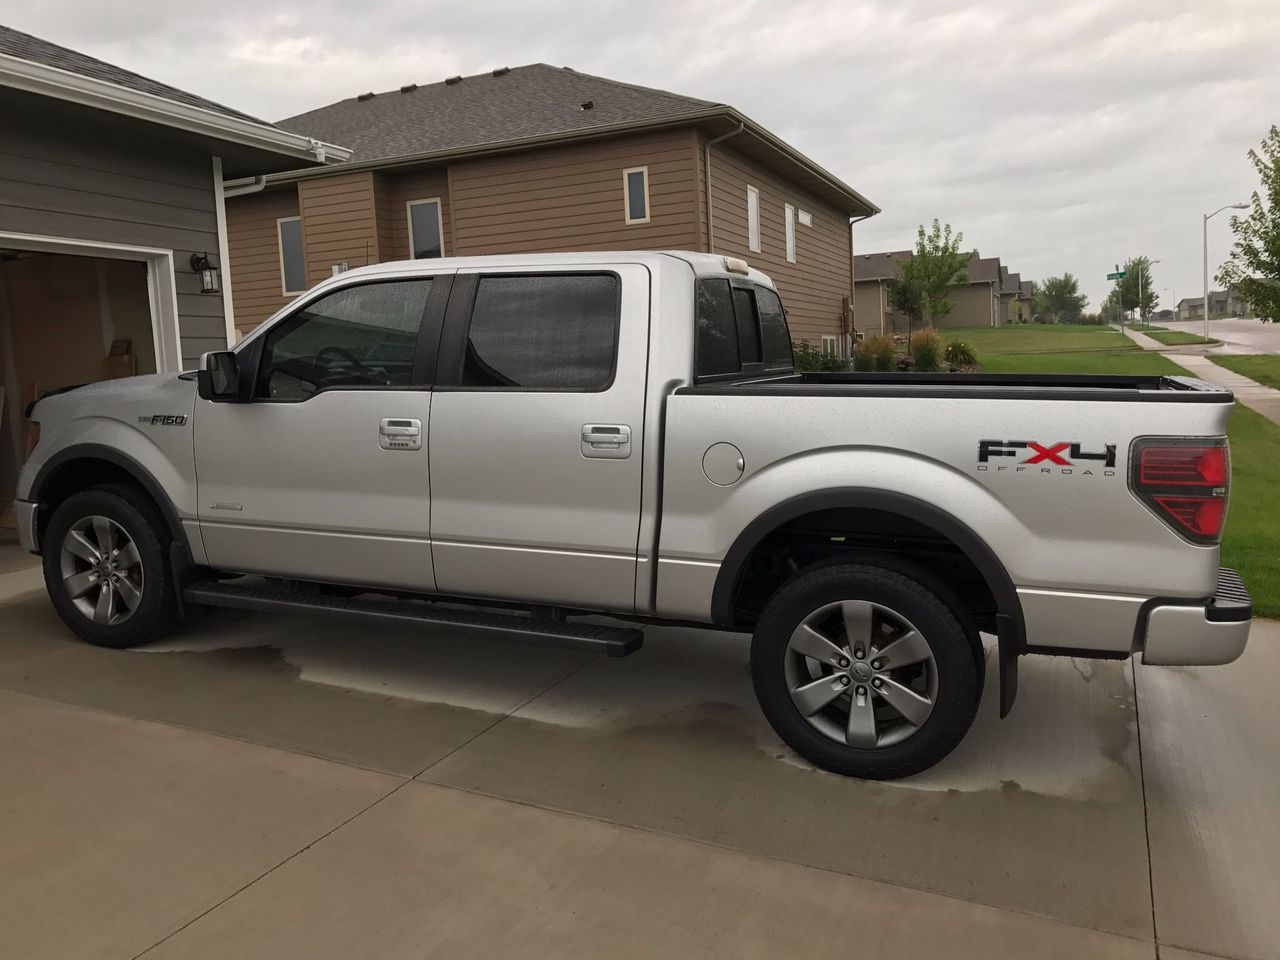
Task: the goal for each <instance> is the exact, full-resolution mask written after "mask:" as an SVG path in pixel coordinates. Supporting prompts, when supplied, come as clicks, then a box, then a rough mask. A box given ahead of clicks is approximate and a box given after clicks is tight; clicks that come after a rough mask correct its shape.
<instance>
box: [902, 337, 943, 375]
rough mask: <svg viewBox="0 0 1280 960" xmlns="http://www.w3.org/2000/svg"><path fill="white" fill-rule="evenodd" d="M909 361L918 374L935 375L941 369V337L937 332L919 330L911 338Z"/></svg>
mask: <svg viewBox="0 0 1280 960" xmlns="http://www.w3.org/2000/svg"><path fill="white" fill-rule="evenodd" d="M910 350H911V359H912V362H913V366H914V367H915V370H916V371H917V372H918V373H936V372H937V371H938V370H939V369H941V367H942V337H940V336H939V335H938V331H937V330H921V331H920V332H919V333H917V334H915V335H914V336H912V338H911V345H910Z"/></svg>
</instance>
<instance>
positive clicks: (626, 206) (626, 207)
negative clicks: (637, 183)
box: [622, 167, 653, 226]
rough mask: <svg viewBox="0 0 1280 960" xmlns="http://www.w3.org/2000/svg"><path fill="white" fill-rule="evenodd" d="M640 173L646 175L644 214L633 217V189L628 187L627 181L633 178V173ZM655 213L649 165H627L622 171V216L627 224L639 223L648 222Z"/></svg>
mask: <svg viewBox="0 0 1280 960" xmlns="http://www.w3.org/2000/svg"><path fill="white" fill-rule="evenodd" d="M633 173H640V174H643V175H644V216H643V217H637V218H632V216H631V191H630V190H629V189H628V183H627V181H628V180H629V179H630V178H631V174H633ZM652 214H653V207H652V206H651V205H650V203H649V168H648V167H627V169H626V170H623V171H622V216H623V219H624V220H625V221H626V224H627V226H632V225H633V224H637V223H648V222H649V220H650V217H651V215H652Z"/></svg>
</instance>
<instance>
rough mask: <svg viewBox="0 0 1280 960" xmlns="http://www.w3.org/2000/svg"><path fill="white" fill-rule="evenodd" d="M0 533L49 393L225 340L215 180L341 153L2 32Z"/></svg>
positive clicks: (219, 191)
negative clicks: (29, 415)
mask: <svg viewBox="0 0 1280 960" xmlns="http://www.w3.org/2000/svg"><path fill="white" fill-rule="evenodd" d="M0 117H3V118H4V135H3V137H0V538H3V537H4V536H5V535H6V533H7V532H8V531H6V530H5V528H6V527H12V524H13V519H12V513H11V512H10V509H9V508H10V505H11V502H12V499H13V496H14V493H15V490H16V484H17V478H18V472H19V470H20V469H21V466H22V462H23V459H24V456H25V452H26V443H27V439H28V435H27V429H26V423H25V419H24V415H23V414H24V410H25V408H26V405H27V404H28V403H29V402H30V401H31V400H33V399H36V398H38V397H39V396H41V395H42V394H43V393H45V392H47V391H49V390H57V389H61V388H64V387H68V386H74V385H76V384H82V383H90V382H94V381H98V380H104V379H111V378H115V377H123V376H131V375H133V374H145V373H177V372H178V371H181V370H184V369H192V368H193V367H194V366H195V365H196V364H197V363H198V362H199V358H200V355H201V354H202V353H204V352H206V351H209V350H220V349H224V348H225V347H226V345H227V344H228V343H230V342H233V341H234V338H235V326H234V323H235V319H234V316H233V311H232V306H231V297H230V289H229V288H230V278H229V277H228V276H227V275H226V271H225V270H224V269H223V265H224V264H225V263H226V260H227V253H226V250H227V247H226V216H225V205H224V200H225V197H224V191H223V182H224V178H225V179H232V178H245V177H250V178H253V177H262V176H265V175H266V174H269V173H275V172H279V171H283V170H292V169H298V168H300V167H308V166H316V165H318V164H321V163H325V162H330V161H340V160H345V159H346V158H347V157H348V156H349V151H346V150H343V149H342V148H339V147H334V146H329V145H326V144H321V143H319V142H318V141H314V140H311V139H309V138H307V137H304V136H301V135H298V134H294V133H289V132H286V131H284V130H281V129H279V128H277V127H274V126H272V125H271V124H268V123H265V122H263V121H261V120H258V119H256V118H254V117H251V116H249V115H248V114H245V113H241V112H240V111H238V110H234V109H232V108H230V107H225V106H223V105H221V104H218V103H214V102H213V101H210V100H206V99H204V98H202V97H199V96H196V95H195V94H192V93H188V92H186V91H184V90H179V89H177V88H174V87H170V86H167V85H165V84H162V83H158V82H156V81H154V80H150V79H148V78H146V77H142V76H139V75H138V74H135V73H133V72H131V71H129V70H125V69H122V68H120V67H116V66H114V65H112V64H109V63H105V62H103V61H101V60H97V59H95V58H93V57H89V56H86V55H84V54H81V53H78V52H77V51H74V50H69V49H67V48H65V47H60V46H57V45H56V44H52V43H48V42H47V41H44V40H41V39H39V38H38V37H33V36H31V35H29V34H25V33H22V32H21V31H17V30H13V29H10V28H8V27H2V26H0Z"/></svg>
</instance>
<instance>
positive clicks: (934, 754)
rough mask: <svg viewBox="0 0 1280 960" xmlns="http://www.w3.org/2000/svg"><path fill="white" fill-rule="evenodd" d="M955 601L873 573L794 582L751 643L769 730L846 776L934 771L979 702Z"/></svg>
mask: <svg viewBox="0 0 1280 960" xmlns="http://www.w3.org/2000/svg"><path fill="white" fill-rule="evenodd" d="M948 600H951V602H950V603H949V602H948ZM954 602H955V601H954V599H953V596H952V595H951V594H949V593H942V594H941V595H940V592H938V591H935V590H933V589H930V587H929V586H927V585H926V584H925V583H922V582H920V580H917V579H915V578H913V577H911V576H909V575H908V574H907V573H905V572H903V571H902V570H900V569H893V568H890V567H886V566H880V565H878V564H875V563H857V562H850V563H832V564H824V565H822V566H819V567H814V568H811V569H809V570H806V571H803V572H801V573H800V574H798V575H797V576H796V577H794V578H793V579H792V580H790V581H789V582H788V583H786V584H785V585H784V586H783V587H782V588H781V589H780V590H779V591H778V592H777V593H776V594H775V595H774V596H773V598H772V600H770V602H769V605H768V606H767V607H766V608H765V610H764V613H763V615H762V616H761V617H760V620H759V622H758V623H757V624H756V631H755V636H754V638H753V640H752V643H751V678H752V682H753V684H754V686H755V691H756V698H757V700H759V702H760V708H761V709H762V710H763V711H764V714H765V717H766V718H767V719H768V721H769V723H770V724H771V725H772V726H773V729H774V731H775V732H776V733H777V734H778V736H779V737H781V738H782V739H783V741H784V742H785V743H786V744H787V745H788V746H790V747H791V748H792V749H793V750H795V751H796V753H798V754H800V756H802V757H804V758H805V759H806V760H808V761H809V762H810V763H813V764H814V765H815V766H818V767H821V768H822V769H824V770H829V771H831V772H832V773H839V774H843V775H845V776H850V777H860V778H862V779H867V780H894V779H898V778H901V777H908V776H911V775H912V774H916V773H919V772H921V771H922V770H927V769H928V768H929V767H931V766H933V765H934V764H936V763H937V762H938V761H939V760H941V759H942V758H943V757H945V756H946V755H947V754H949V753H950V752H951V751H952V750H953V749H954V748H955V746H956V744H958V743H959V742H960V741H961V740H962V739H963V738H964V735H965V734H966V733H967V732H968V730H969V727H970V725H972V723H973V718H974V716H975V715H976V714H977V710H978V702H979V700H980V698H981V683H982V666H981V660H980V659H978V658H975V656H974V653H973V645H972V638H971V637H970V636H969V632H968V631H966V629H965V627H964V626H963V625H962V621H963V614H962V613H960V612H958V611H957V610H956V609H954V608H953V606H952V603H954ZM899 640H902V641H904V642H903V643H900V644H898V646H896V647H895V646H893V644H894V643H895V642H896V641H899ZM859 654H861V655H859ZM873 665H874V666H873Z"/></svg>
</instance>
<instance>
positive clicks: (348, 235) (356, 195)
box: [298, 171, 379, 286]
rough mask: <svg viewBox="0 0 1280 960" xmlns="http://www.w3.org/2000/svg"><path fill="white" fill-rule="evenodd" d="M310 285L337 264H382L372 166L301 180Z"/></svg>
mask: <svg viewBox="0 0 1280 960" xmlns="http://www.w3.org/2000/svg"><path fill="white" fill-rule="evenodd" d="M298 206H299V208H300V209H301V210H302V237H303V243H304V245H305V248H306V252H307V285H308V286H314V285H315V284H317V283H319V282H320V281H321V280H324V279H326V278H328V277H330V276H332V274H333V265H334V264H336V263H345V264H347V266H348V267H351V268H352V269H354V268H355V267H363V266H367V265H369V264H371V263H378V262H379V256H378V230H377V216H376V213H375V207H374V189H373V174H372V173H371V172H369V171H363V172H361V173H346V174H340V175H337V176H332V177H315V178H313V179H309V180H302V181H300V182H299V184H298Z"/></svg>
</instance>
